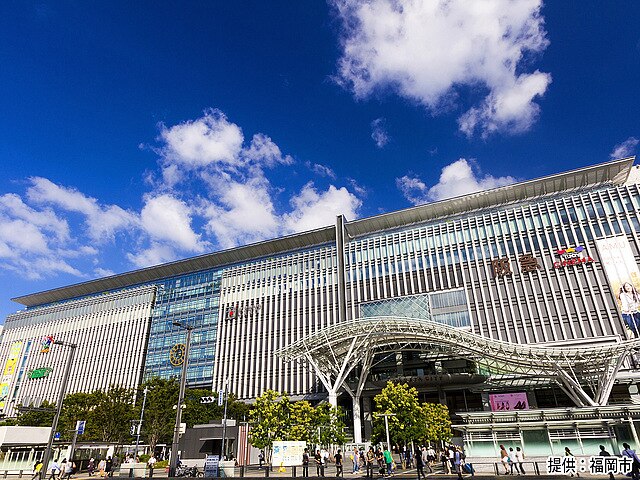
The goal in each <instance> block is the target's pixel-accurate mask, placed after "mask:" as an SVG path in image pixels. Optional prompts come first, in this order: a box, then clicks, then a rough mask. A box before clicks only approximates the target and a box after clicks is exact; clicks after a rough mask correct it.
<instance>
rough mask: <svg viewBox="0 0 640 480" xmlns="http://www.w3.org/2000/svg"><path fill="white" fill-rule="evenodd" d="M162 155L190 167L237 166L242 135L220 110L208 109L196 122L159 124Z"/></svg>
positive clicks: (238, 128) (242, 139)
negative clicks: (211, 165)
mask: <svg viewBox="0 0 640 480" xmlns="http://www.w3.org/2000/svg"><path fill="white" fill-rule="evenodd" d="M160 139H161V140H162V141H163V142H164V144H165V145H164V148H163V149H162V151H161V154H162V156H163V157H164V158H165V159H167V160H169V161H171V162H173V163H176V164H181V165H184V166H187V167H190V168H198V167H204V166H207V165H210V164H226V165H237V164H238V157H239V154H240V150H241V148H242V142H243V141H244V136H243V135H242V130H241V129H240V127H238V126H237V125H236V124H235V123H231V122H229V121H228V120H227V117H226V116H225V115H224V113H222V112H221V111H220V110H207V111H205V114H204V116H202V117H201V118H198V119H197V120H189V121H187V122H183V123H181V124H179V125H174V126H173V127H170V128H167V127H166V126H165V125H164V124H161V129H160Z"/></svg>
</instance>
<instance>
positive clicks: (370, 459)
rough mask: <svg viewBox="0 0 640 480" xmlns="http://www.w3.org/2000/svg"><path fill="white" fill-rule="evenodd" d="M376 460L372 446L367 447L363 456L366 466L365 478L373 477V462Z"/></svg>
mask: <svg viewBox="0 0 640 480" xmlns="http://www.w3.org/2000/svg"><path fill="white" fill-rule="evenodd" d="M375 461H376V454H375V452H374V451H373V447H369V450H367V455H366V456H365V465H366V466H367V478H373V463H374V462H375Z"/></svg>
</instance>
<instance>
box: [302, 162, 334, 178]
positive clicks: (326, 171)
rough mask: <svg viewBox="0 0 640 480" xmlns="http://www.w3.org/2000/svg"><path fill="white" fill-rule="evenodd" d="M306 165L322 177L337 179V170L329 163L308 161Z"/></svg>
mask: <svg viewBox="0 0 640 480" xmlns="http://www.w3.org/2000/svg"><path fill="white" fill-rule="evenodd" d="M306 166H307V168H309V170H311V171H312V172H313V173H315V174H316V175H319V176H321V177H329V178H331V179H333V180H335V179H336V172H334V171H333V169H332V168H331V167H329V166H327V165H322V164H320V163H314V164H311V162H306Z"/></svg>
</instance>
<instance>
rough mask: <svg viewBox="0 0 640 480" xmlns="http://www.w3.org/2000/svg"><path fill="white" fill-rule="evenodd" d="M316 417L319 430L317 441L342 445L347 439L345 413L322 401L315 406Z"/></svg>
mask: <svg viewBox="0 0 640 480" xmlns="http://www.w3.org/2000/svg"><path fill="white" fill-rule="evenodd" d="M314 418H315V425H316V428H317V431H318V434H317V436H316V439H317V443H319V444H320V445H324V446H329V445H342V444H343V443H344V442H345V441H346V439H347V438H346V435H345V433H344V429H345V424H344V420H343V418H344V415H343V414H342V412H341V411H340V409H339V408H337V407H333V406H331V404H329V403H321V404H320V405H318V406H317V407H316V408H315V414H314Z"/></svg>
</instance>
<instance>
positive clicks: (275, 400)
mask: <svg viewBox="0 0 640 480" xmlns="http://www.w3.org/2000/svg"><path fill="white" fill-rule="evenodd" d="M249 423H250V425H251V434H250V440H251V444H252V445H253V446H254V447H256V448H259V449H262V450H265V454H266V457H267V462H269V461H270V460H271V448H272V446H273V442H274V441H278V440H294V441H304V442H307V443H317V444H321V445H336V444H338V445H340V444H343V443H344V442H345V434H344V426H345V425H344V422H343V419H342V414H341V413H340V411H339V409H337V408H335V407H332V406H331V405H329V404H328V403H322V404H320V405H318V406H317V407H313V406H312V405H311V404H310V403H309V402H307V401H301V402H291V401H290V400H289V398H288V397H287V395H286V394H280V393H278V392H275V391H273V390H267V391H266V392H264V393H263V394H262V395H261V396H260V397H258V398H257V399H256V402H255V403H254V405H253V406H252V407H251V409H250V411H249Z"/></svg>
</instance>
